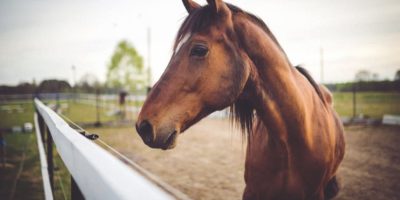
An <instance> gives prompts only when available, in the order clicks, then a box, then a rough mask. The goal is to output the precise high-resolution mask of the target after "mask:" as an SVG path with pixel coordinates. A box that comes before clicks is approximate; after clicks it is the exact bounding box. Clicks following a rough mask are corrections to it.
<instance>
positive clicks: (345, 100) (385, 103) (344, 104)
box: [333, 92, 400, 118]
mask: <svg viewBox="0 0 400 200" xmlns="http://www.w3.org/2000/svg"><path fill="white" fill-rule="evenodd" d="M333 98H334V107H335V110H336V111H337V112H338V114H339V115H340V116H350V117H351V116H353V94H352V93H351V92H345V93H334V94H333ZM356 102H357V103H356V112H357V114H364V116H370V117H373V118H382V116H383V115H384V114H393V115H400V93H377V92H362V93H357V94H356Z"/></svg>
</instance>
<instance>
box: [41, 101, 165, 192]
mask: <svg viewBox="0 0 400 200" xmlns="http://www.w3.org/2000/svg"><path fill="white" fill-rule="evenodd" d="M34 102H35V107H36V116H37V117H35V118H36V120H35V125H36V127H37V132H38V134H40V137H38V143H41V144H39V151H40V154H41V164H42V177H43V180H44V187H45V195H46V199H52V194H51V193H52V192H51V191H52V190H53V189H54V181H53V170H54V169H53V142H54V144H55V146H56V149H57V151H58V154H59V155H60V157H61V159H62V160H63V162H64V163H65V165H66V167H67V169H68V171H69V173H70V174H71V197H72V199H73V200H75V199H85V198H86V199H173V197H172V196H171V195H170V194H168V193H167V192H166V191H164V190H163V189H161V188H159V187H158V186H156V185H155V184H154V183H152V182H151V181H149V180H148V179H146V178H145V177H143V176H142V175H141V174H140V173H138V172H137V171H134V170H133V169H131V168H129V167H128V166H127V165H126V164H124V163H123V162H121V161H120V160H118V159H117V158H115V157H114V156H113V155H111V154H110V153H108V152H107V151H105V150H104V149H102V148H101V147H99V146H98V145H97V144H95V143H93V142H92V141H90V140H88V139H87V138H86V137H83V136H82V135H81V134H80V133H78V132H77V131H76V130H74V129H72V128H71V127H70V126H69V125H68V124H67V123H66V122H65V121H64V120H63V119H62V118H61V117H60V116H58V115H57V114H56V113H55V112H54V111H53V110H51V109H50V108H49V107H47V106H45V105H44V104H43V103H42V102H41V101H40V100H38V99H35V100H34ZM44 144H46V145H44ZM40 146H41V147H40ZM43 146H46V149H47V156H46V158H47V159H44V157H45V156H44V154H45V153H44V148H43ZM40 149H42V150H40ZM45 160H46V161H45Z"/></svg>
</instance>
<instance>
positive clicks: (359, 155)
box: [92, 119, 400, 200]
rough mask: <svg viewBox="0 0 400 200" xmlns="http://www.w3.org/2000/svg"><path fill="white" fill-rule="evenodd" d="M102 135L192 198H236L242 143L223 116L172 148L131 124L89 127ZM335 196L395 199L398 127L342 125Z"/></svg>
mask: <svg viewBox="0 0 400 200" xmlns="http://www.w3.org/2000/svg"><path fill="white" fill-rule="evenodd" d="M92 131H93V132H97V133H99V134H100V136H101V138H102V139H103V140H105V141H106V142H108V143H109V144H111V145H112V146H114V147H115V148H117V149H118V150H119V151H120V152H122V153H124V154H125V155H127V156H128V157H130V158H131V159H132V160H134V161H136V162H137V163H138V164H140V165H141V166H143V167H144V168H146V169H148V170H149V171H150V172H152V173H154V174H155V175H157V176H158V177H160V178H161V179H162V180H164V181H165V182H167V183H169V184H170V185H172V186H173V187H175V188H177V189H178V190H180V191H182V192H183V193H185V194H187V195H188V196H189V197H191V198H193V199H241V196H242V192H243V189H244V180H243V171H244V159H245V144H244V143H243V142H242V141H243V140H242V135H241V133H240V132H238V131H237V130H235V129H233V128H232V127H231V125H230V123H229V121H228V120H220V119H218V120H216V119H205V120H203V121H201V122H200V123H198V124H197V125H195V126H193V127H192V128H190V129H189V130H187V132H185V134H183V135H181V136H180V137H179V138H178V140H179V141H178V145H177V147H175V149H172V150H168V151H162V150H155V149H150V148H149V147H147V146H145V145H144V144H143V143H142V141H141V139H140V138H139V137H138V135H137V134H136V132H135V130H134V129H133V128H118V129H115V128H112V129H111V128H110V129H107V128H105V129H104V128H103V129H94V130H92ZM346 142H347V147H346V156H345V160H344V162H343V163H342V165H341V167H340V169H339V177H340V179H341V182H342V187H343V188H342V190H341V192H340V195H339V196H338V197H337V198H336V199H374V200H376V199H385V200H389V199H400V128H399V127H387V126H379V127H361V126H357V127H356V126H353V127H347V128H346Z"/></svg>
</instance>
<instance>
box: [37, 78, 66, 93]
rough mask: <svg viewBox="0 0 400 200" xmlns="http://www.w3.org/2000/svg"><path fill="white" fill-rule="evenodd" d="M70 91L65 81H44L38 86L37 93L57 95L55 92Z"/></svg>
mask: <svg viewBox="0 0 400 200" xmlns="http://www.w3.org/2000/svg"><path fill="white" fill-rule="evenodd" d="M70 89H71V86H70V85H69V83H68V82H67V81H64V80H56V79H50V80H44V81H42V82H41V83H40V84H39V86H38V92H39V93H46V92H48V93H57V92H66V91H69V90H70Z"/></svg>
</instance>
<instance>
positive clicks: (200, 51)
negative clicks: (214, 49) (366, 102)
mask: <svg viewBox="0 0 400 200" xmlns="http://www.w3.org/2000/svg"><path fill="white" fill-rule="evenodd" d="M207 53H208V48H207V47H206V46H204V45H195V46H194V47H193V48H192V49H191V50H190V56H197V57H204V56H206V55H207Z"/></svg>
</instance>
